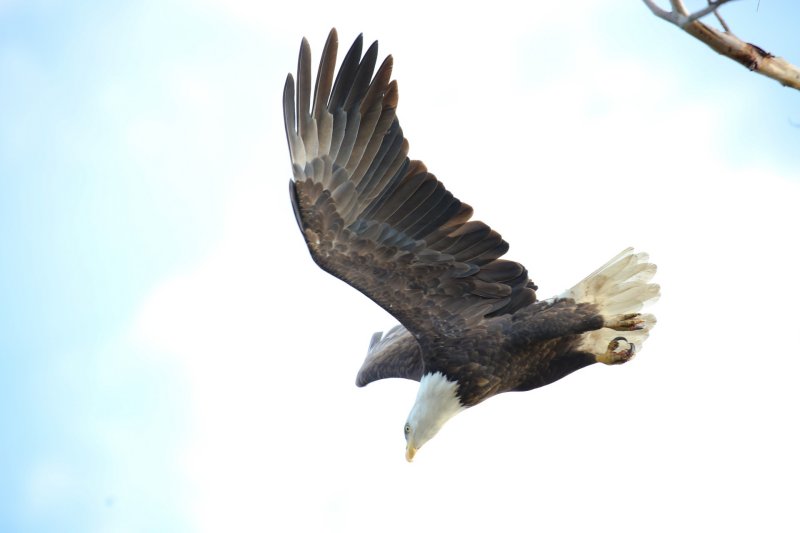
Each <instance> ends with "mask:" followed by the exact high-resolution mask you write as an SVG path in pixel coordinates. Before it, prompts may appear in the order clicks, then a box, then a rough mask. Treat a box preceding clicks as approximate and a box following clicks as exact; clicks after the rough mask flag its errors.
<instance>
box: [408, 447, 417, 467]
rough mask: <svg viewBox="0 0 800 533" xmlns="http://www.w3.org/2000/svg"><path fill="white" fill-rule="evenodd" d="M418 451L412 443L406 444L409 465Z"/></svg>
mask: <svg viewBox="0 0 800 533" xmlns="http://www.w3.org/2000/svg"><path fill="white" fill-rule="evenodd" d="M416 453H417V449H416V448H414V447H413V446H412V445H411V444H410V443H409V444H406V461H408V462H409V463H410V462H411V461H413V460H414V455H416Z"/></svg>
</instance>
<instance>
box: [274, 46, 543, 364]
mask: <svg viewBox="0 0 800 533" xmlns="http://www.w3.org/2000/svg"><path fill="white" fill-rule="evenodd" d="M336 49H337V35H336V31H335V30H332V31H331V33H330V35H329V36H328V40H327V43H326V45H325V49H324V51H323V53H322V59H321V62H320V66H319V70H318V72H317V79H316V84H315V87H314V92H313V95H312V92H311V57H310V49H309V45H308V42H307V41H306V40H305V39H304V40H303V43H302V46H301V48H300V58H299V61H298V71H297V86H296V87H295V83H294V79H293V78H292V75H291V74H290V75H289V76H288V78H287V80H286V85H285V88H284V94H283V107H284V119H285V125H286V137H287V140H288V142H289V151H290V154H291V159H292V169H293V173H294V180H292V181H290V184H289V185H290V187H289V188H290V193H291V199H292V205H293V207H294V212H295V216H296V218H297V223H298V225H299V226H300V229H301V231H302V232H303V235H304V237H305V239H306V243H307V244H308V248H309V250H310V252H311V256H312V257H313V258H314V261H316V263H317V264H318V265H319V266H320V267H321V268H322V269H323V270H325V271H327V272H329V273H330V274H332V275H334V276H336V277H338V278H340V279H342V280H344V281H346V282H347V283H349V284H350V285H352V286H353V287H355V288H356V289H358V290H360V291H361V292H362V293H364V294H366V295H367V296H368V297H370V298H371V299H372V300H374V301H375V302H376V303H377V304H378V305H380V306H381V307H383V308H384V309H386V310H387V311H388V312H389V313H391V314H392V315H393V316H394V317H396V318H397V319H398V320H399V321H400V322H401V323H402V324H403V325H404V326H405V327H406V328H407V329H408V330H409V331H410V332H411V333H412V334H413V335H414V337H416V339H417V340H418V341H419V342H420V343H421V344H424V343H425V342H427V340H428V339H435V338H437V337H439V336H447V335H457V334H458V333H459V332H460V331H463V329H464V328H466V327H469V326H470V325H473V324H475V323H476V322H478V321H480V320H481V319H482V318H483V317H486V316H489V315H499V314H504V313H511V312H513V311H515V310H517V309H519V308H521V307H524V306H526V305H528V304H530V303H532V302H534V301H535V300H536V293H535V289H536V287H535V285H533V283H532V282H530V280H529V279H528V273H527V271H526V270H525V268H524V267H523V266H522V265H520V264H519V263H515V262H512V261H507V260H503V259H500V257H501V256H502V255H503V254H504V253H505V252H506V250H508V244H507V243H506V242H505V241H504V240H503V239H502V238H501V237H500V235H499V234H498V233H497V232H496V231H493V230H492V229H491V228H489V226H487V225H486V224H484V223H482V222H479V221H474V220H470V217H471V216H472V208H471V207H470V206H468V205H467V204H465V203H462V202H460V201H459V200H458V199H456V198H454V197H453V195H452V194H451V193H450V192H448V191H447V190H446V189H445V188H444V186H443V185H442V184H441V183H440V182H439V181H438V180H437V179H436V178H435V177H434V176H433V174H430V173H428V172H427V170H426V168H425V166H424V165H423V164H422V163H421V162H419V161H413V160H410V159H409V158H408V157H407V153H408V142H407V141H406V139H405V138H404V137H403V132H402V130H401V129H400V124H399V122H398V120H397V118H396V116H395V108H396V106H397V84H396V82H395V81H390V76H391V70H392V58H391V56H389V57H387V58H386V60H384V62H383V64H381V66H380V67H379V68H378V70H377V72H376V73H375V75H374V77H373V71H374V69H375V65H376V59H377V53H378V47H377V42H375V43H373V44H372V46H370V47H369V49H368V50H367V52H366V53H365V54H364V57H363V58H362V57H361V51H362V37H361V36H359V37H358V38H357V39H356V41H355V43H354V44H353V46H352V47H351V48H350V51H349V52H348V53H347V55H346V56H345V58H344V60H343V61H342V65H341V67H340V68H339V72H338V74H337V75H336V79H335V80H334V70H335V62H336ZM295 94H296V97H297V98H296V100H295ZM398 377H412V376H398ZM412 379H413V377H412Z"/></svg>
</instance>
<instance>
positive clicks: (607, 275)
mask: <svg viewBox="0 0 800 533" xmlns="http://www.w3.org/2000/svg"><path fill="white" fill-rule="evenodd" d="M655 273H656V265H654V264H653V263H650V262H648V256H647V254H646V253H643V252H640V253H634V252H633V248H628V249H627V250H623V251H622V252H620V253H619V254H618V255H617V256H616V257H614V258H613V259H612V260H611V261H609V262H608V263H606V264H605V265H603V266H601V267H600V268H598V269H597V270H595V271H594V272H593V273H591V274H590V275H589V276H587V277H586V278H585V279H584V280H583V281H581V282H580V283H578V284H577V285H575V286H574V287H573V288H572V289H570V290H569V291H567V292H566V293H565V294H564V295H563V296H564V297H567V298H573V299H574V300H575V301H576V302H585V303H591V304H595V305H597V306H598V308H599V311H600V314H601V315H602V316H603V319H604V321H605V327H603V328H601V329H598V330H595V331H590V332H587V333H584V335H583V339H582V342H581V346H580V349H581V350H584V351H587V352H590V353H593V354H596V355H597V357H598V361H602V362H606V363H621V362H625V361H627V360H628V359H630V358H631V357H632V356H633V353H634V351H638V349H639V348H641V346H642V343H643V342H644V341H645V340H646V339H647V336H648V335H649V334H650V329H652V327H653V326H654V325H655V323H656V317H655V316H653V315H652V314H649V313H648V314H642V313H640V311H641V310H642V309H643V308H644V306H645V304H649V303H652V302H655V301H656V300H657V299H658V297H659V286H658V285H657V284H655V283H650V280H651V279H652V278H653V275H655Z"/></svg>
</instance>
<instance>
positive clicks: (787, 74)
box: [642, 0, 800, 90]
mask: <svg viewBox="0 0 800 533" xmlns="http://www.w3.org/2000/svg"><path fill="white" fill-rule="evenodd" d="M642 1H643V2H644V4H645V5H646V6H647V7H648V8H649V9H650V11H651V12H652V13H653V14H654V15H655V16H657V17H658V18H660V19H664V20H666V21H667V22H669V23H671V24H674V25H675V26H678V27H679V28H681V29H682V30H683V31H685V32H686V33H688V34H689V35H691V36H692V37H694V38H695V39H697V40H699V41H701V42H703V43H705V44H706V45H707V46H709V47H710V48H711V49H713V50H714V51H716V52H717V53H719V54H722V55H724V56H727V57H729V58H731V59H733V60H734V61H736V62H737V63H740V64H742V65H744V66H745V67H747V68H748V69H750V70H752V71H753V72H758V73H759V74H762V75H764V76H767V77H768V78H772V79H773V80H776V81H777V82H779V83H780V84H781V85H785V86H786V87H791V88H793V89H797V90H800V68H798V67H796V66H794V65H793V64H791V63H789V62H788V61H786V60H785V59H783V58H780V57H776V56H774V55H772V54H770V53H769V52H767V51H765V50H763V49H762V48H759V47H758V46H756V45H754V44H750V43H747V42H744V41H742V40H741V39H739V38H738V37H736V36H735V35H734V34H733V33H731V31H730V29H729V28H728V25H727V24H725V21H724V20H722V17H720V15H719V13H717V9H718V8H719V7H720V6H722V5H724V4H727V3H728V2H730V1H731V0H708V6H706V7H704V8H703V9H700V10H698V11H696V12H694V13H691V14H690V13H688V12H687V11H686V7H685V6H684V5H683V1H682V0H670V7H671V10H669V11H667V10H666V9H663V8H661V7H659V6H658V4H656V3H655V1H654V0H642ZM709 13H714V14H715V15H716V16H717V19H718V20H719V21H720V24H722V27H723V29H724V31H719V30H716V29H714V28H712V27H710V26H707V25H705V24H703V23H702V22H700V20H699V19H700V18H702V17H704V16H706V15H708V14H709Z"/></svg>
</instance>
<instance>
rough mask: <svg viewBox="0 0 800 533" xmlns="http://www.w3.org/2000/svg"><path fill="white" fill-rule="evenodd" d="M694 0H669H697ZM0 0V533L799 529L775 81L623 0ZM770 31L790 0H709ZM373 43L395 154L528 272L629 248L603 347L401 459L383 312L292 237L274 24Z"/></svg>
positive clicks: (776, 35)
mask: <svg viewBox="0 0 800 533" xmlns="http://www.w3.org/2000/svg"><path fill="white" fill-rule="evenodd" d="M700 4H702V2H698V5H700ZM275 5H276V3H271V4H269V5H267V3H259V2H248V1H245V0H232V1H228V0H225V1H223V0H205V1H200V2H189V1H182V0H167V1H159V2H155V1H149V0H145V1H143V2H132V1H124V0H123V1H121V2H113V3H108V2H97V1H85V2H62V1H59V0H31V1H15V0H4V1H0V184H1V185H2V187H1V188H0V191H2V194H0V251H1V252H0V253H1V255H0V295H2V297H0V425H1V427H2V435H0V530H2V531H8V532H18V531H19V532H21V531H26V532H40V531H41V532H45V531H47V532H49V531H56V530H57V531H64V532H79V531H80V532H98V533H100V532H102V533H121V532H133V531H137V532H138V531H153V532H159V531H164V532H216V531H241V532H248V531H347V532H359V531H387V532H394V531H407V530H408V529H410V528H414V529H416V530H420V529H421V530H428V531H436V530H447V531H453V530H463V531H478V530H486V529H492V530H495V529H497V530H499V529H508V528H513V529H523V530H529V529H530V530H532V529H537V530H543V531H555V532H558V531H576V530H588V529H590V528H591V530H593V531H600V532H602V531H615V532H629V531H630V532H633V531H642V530H647V531H675V530H686V531H705V530H723V529H728V528H734V527H736V528H746V529H750V530H756V529H757V530H769V531H796V530H797V528H798V526H800V519H798V516H797V513H796V512H795V511H794V508H795V507H796V502H797V497H798V494H800V486H799V485H798V481H797V480H798V479H800V456H799V455H798V454H797V450H798V448H799V447H800V435H798V432H797V427H796V426H797V425H796V420H797V406H798V405H800V391H799V390H798V388H797V386H796V377H795V376H796V375H797V373H798V371H800V358H798V355H800V353H798V347H797V326H796V322H795V320H796V318H797V311H796V309H797V305H796V302H797V301H798V299H800V286H798V284H797V283H796V282H795V277H794V276H795V275H796V273H797V272H798V271H799V270H800V258H799V257H798V246H797V228H798V226H799V225H800V210H798V209H797V205H798V202H799V201H800V173H798V168H800V150H798V149H797V145H798V142H800V127H799V126H798V125H800V105H798V102H800V100H799V99H798V98H800V95H798V93H797V92H796V91H792V90H790V89H786V88H783V87H781V86H780V85H779V84H777V83H776V82H773V81H771V80H769V79H766V78H763V77H761V76H757V75H755V74H752V73H749V72H748V71H747V70H746V69H744V68H742V67H741V66H739V65H737V64H735V63H733V62H732V61H730V60H728V59H725V58H722V57H720V56H718V55H717V54H715V53H714V52H712V51H710V50H709V49H707V48H705V47H704V46H703V45H702V44H700V43H698V42H694V41H692V40H691V39H690V38H689V36H688V35H684V34H683V33H682V32H680V31H679V30H678V29H677V28H674V27H672V26H670V25H668V24H667V23H665V22H664V21H661V20H659V19H657V18H655V17H654V16H652V15H651V14H650V12H649V11H648V10H647V9H646V7H645V6H644V5H643V4H642V3H641V2H637V1H635V0H630V1H621V0H619V1H614V2H601V1H599V0H596V1H595V0H585V1H584V0H576V1H574V2H550V3H547V4H544V3H540V4H537V5H535V6H534V5H533V4H532V3H530V4H529V5H526V6H524V7H522V6H519V5H517V4H516V3H512V2H506V1H499V2H492V3H490V4H485V3H470V2H466V3H462V4H459V7H458V8H453V7H445V6H440V5H437V4H434V3H432V2H417V1H409V2H405V3H403V4H402V5H397V6H394V5H393V6H391V7H388V6H387V7H383V6H376V5H375V4H374V3H368V2H355V1H343V2H336V3H331V2H317V1H309V2H305V3H304V4H303V6H302V7H300V6H292V7H281V8H277V7H275ZM723 14H724V15H725V16H726V20H727V22H728V24H729V25H730V26H731V28H732V29H733V31H734V32H735V33H736V34H737V35H739V36H740V37H741V38H742V39H744V40H746V41H749V42H753V43H755V44H757V45H759V46H760V47H761V48H764V49H766V50H768V51H770V52H772V53H774V54H776V55H781V56H784V57H785V58H786V59H788V60H789V61H792V62H793V63H795V64H797V63H800V46H799V45H800V40H799V39H800V38H798V36H797V33H796V31H795V28H794V26H795V24H794V21H796V20H797V19H798V17H800V6H798V5H794V4H791V5H790V3H789V2H769V1H761V2H755V1H750V0H743V1H740V2H735V3H732V4H730V5H728V6H725V8H724V10H723ZM333 26H335V27H337V29H338V31H339V36H340V41H341V44H340V51H342V49H344V48H346V47H347V46H349V44H350V42H351V41H352V40H353V39H354V38H355V37H356V35H358V34H359V33H361V32H363V33H364V37H365V40H366V41H367V42H372V41H373V40H375V39H377V40H379V41H380V46H381V48H380V50H381V54H382V55H383V54H387V53H391V54H393V56H394V59H395V69H394V76H395V78H396V79H397V80H398V83H399V88H400V103H399V108H398V116H399V117H400V120H401V123H402V125H403V129H404V132H405V134H406V136H407V137H408V138H409V140H410V142H411V150H410V155H411V156H412V157H413V158H416V159H422V160H423V161H424V162H425V163H426V165H427V166H428V168H429V169H430V170H431V171H432V172H433V173H434V174H436V175H437V177H438V178H439V179H441V180H442V181H443V182H444V183H445V185H447V187H448V188H449V189H450V190H451V191H452V192H454V193H455V194H456V196H458V197H459V198H461V199H462V200H464V201H466V202H467V203H470V204H471V205H472V206H473V207H474V208H475V213H476V217H478V218H479V219H482V220H484V221H486V222H487V223H489V224H490V225H491V226H492V227H493V228H494V229H497V230H498V231H499V232H501V233H502V235H503V236H504V237H505V238H506V240H507V241H508V242H509V243H510V244H511V249H510V251H509V253H508V255H507V257H509V258H511V259H514V260H517V261H520V262H522V263H523V264H525V265H526V267H527V268H528V270H529V272H530V274H531V277H532V279H533V280H534V281H535V282H536V283H537V284H538V285H539V287H540V290H539V294H540V296H542V297H548V296H550V295H553V294H557V293H560V292H561V291H562V290H564V289H566V288H569V287H570V286H572V285H574V284H575V283H577V282H578V281H580V279H582V277H583V276H585V275H586V274H588V273H589V272H591V271H593V270H594V269H595V268H596V267H598V266H599V265H601V264H603V263H604V262H605V261H606V260H608V259H609V258H611V257H613V256H614V255H615V254H616V253H617V252H619V251H620V250H622V249H623V248H625V247H627V246H635V247H636V248H637V249H640V250H645V251H647V252H649V253H650V256H651V259H652V260H653V261H654V262H655V263H657V264H658V265H659V272H658V274H657V278H656V280H657V281H658V282H659V283H660V284H661V286H662V298H661V300H660V301H659V302H658V303H656V304H655V305H654V306H653V307H652V309H651V311H652V312H654V313H655V314H656V315H657V317H658V319H659V323H658V325H657V327H656V328H655V330H654V331H653V333H652V335H651V337H650V339H649V340H648V342H647V344H646V346H645V347H644V349H643V350H642V351H641V353H640V354H638V355H637V357H636V358H635V359H634V360H633V361H631V362H630V363H628V364H626V365H624V366H621V367H614V368H607V367H602V368H600V365H596V366H593V367H590V368H587V369H584V370H581V371H580V372H577V373H576V374H573V375H571V376H569V377H568V378H566V379H564V380H562V381H559V382H557V383H555V384H553V385H551V386H548V387H545V388H542V389H538V390H535V391H532V392H528V393H524V394H506V395H501V396H498V397H496V398H492V399H491V400H489V401H487V402H485V403H483V404H481V405H480V406H478V407H475V408H474V409H470V410H467V411H466V412H465V413H463V414H460V415H459V416H457V417H456V418H454V419H453V420H452V421H450V422H449V423H448V424H447V425H446V426H445V427H444V429H443V430H442V431H441V433H440V434H439V435H438V436H437V437H436V438H435V439H433V440H432V441H431V442H429V443H428V444H427V445H426V446H425V447H424V448H423V449H421V450H420V452H419V453H418V455H417V457H416V459H415V461H414V463H413V464H408V463H406V461H405V459H404V451H405V450H404V445H405V442H404V440H403V437H402V428H403V424H404V422H405V418H406V416H407V414H408V411H409V410H410V408H411V405H412V403H413V400H414V397H415V394H416V387H417V385H416V383H414V382H410V381H402V380H386V381H382V382H376V383H373V384H371V385H370V386H368V387H366V388H364V389H358V388H356V387H355V385H354V380H355V375H356V372H357V370H358V368H359V366H360V364H361V361H362V360H363V357H364V356H365V355H366V349H367V345H368V342H369V338H370V336H371V334H372V333H373V332H374V331H380V330H386V329H388V328H390V327H392V326H393V325H394V320H393V319H392V317H391V316H389V315H388V314H386V313H385V312H384V311H382V310H381V309H379V308H378V307H377V306H375V305H374V304H373V303H372V302H371V301H369V300H368V299H367V298H366V297H364V296H362V295H361V294H359V293H358V292H357V291H355V290H353V289H351V288H350V287H348V286H347V285H345V284H344V283H341V282H340V281H338V280H335V279H334V278H332V277H330V276H327V275H325V274H324V273H323V272H321V271H320V270H319V269H318V268H317V267H316V266H315V265H314V264H313V262H312V261H311V260H310V258H309V256H308V253H307V250H306V248H305V245H304V243H303V241H302V238H301V236H300V235H299V234H298V232H297V229H296V224H295V221H294V217H293V216H292V212H291V207H290V204H289V200H288V195H287V181H288V180H289V178H290V176H291V170H290V165H289V159H288V152H287V148H286V141H285V136H284V132H283V121H282V111H281V93H282V89H283V83H284V80H285V76H286V74H287V73H288V72H289V71H292V70H293V69H295V68H296V62H297V52H298V48H299V44H300V40H301V38H302V37H303V36H306V37H308V39H309V41H310V44H311V48H312V53H314V54H315V56H314V57H319V52H320V50H321V48H322V45H323V43H324V40H325V38H326V36H327V33H328V31H329V30H330V28H331V27H333Z"/></svg>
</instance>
